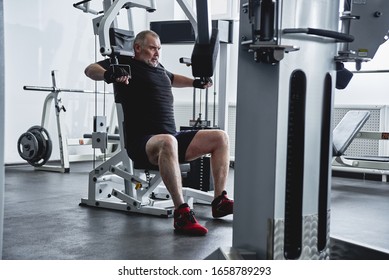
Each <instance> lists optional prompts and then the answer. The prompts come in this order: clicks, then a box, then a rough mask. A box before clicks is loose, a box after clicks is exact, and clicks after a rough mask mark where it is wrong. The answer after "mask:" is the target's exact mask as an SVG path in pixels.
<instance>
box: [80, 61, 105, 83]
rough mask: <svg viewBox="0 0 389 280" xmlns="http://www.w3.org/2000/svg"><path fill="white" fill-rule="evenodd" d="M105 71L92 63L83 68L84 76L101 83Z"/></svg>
mask: <svg viewBox="0 0 389 280" xmlns="http://www.w3.org/2000/svg"><path fill="white" fill-rule="evenodd" d="M105 71H106V70H105V69H104V68H103V67H102V66H100V65H99V64H97V63H92V64H90V65H89V66H88V67H86V68H85V71H84V73H85V75H86V76H87V77H89V78H91V79H92V80H95V81H102V80H104V73H105Z"/></svg>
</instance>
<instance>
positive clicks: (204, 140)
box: [185, 130, 230, 197]
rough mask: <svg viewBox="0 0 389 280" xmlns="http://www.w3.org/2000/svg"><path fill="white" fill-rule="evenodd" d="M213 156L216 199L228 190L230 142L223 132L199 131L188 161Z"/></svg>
mask: <svg viewBox="0 0 389 280" xmlns="http://www.w3.org/2000/svg"><path fill="white" fill-rule="evenodd" d="M205 154H211V169H212V175H213V179H214V188H215V197H218V196H219V195H221V194H222V192H223V191H224V190H225V188H226V184H227V177H228V171H229V158H230V157H229V142H228V136H227V134H226V133H225V132H224V131H223V130H199V131H198V132H197V133H196V135H195V137H194V138H193V140H192V142H191V143H190V144H189V147H188V149H187V151H186V158H185V159H186V160H188V161H191V160H194V159H196V158H198V157H200V156H202V155H205Z"/></svg>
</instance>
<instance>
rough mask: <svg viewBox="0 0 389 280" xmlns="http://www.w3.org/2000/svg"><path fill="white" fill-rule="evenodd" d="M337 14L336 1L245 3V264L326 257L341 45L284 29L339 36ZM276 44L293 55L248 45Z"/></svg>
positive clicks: (241, 220) (237, 189) (238, 178)
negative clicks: (247, 255) (271, 53)
mask: <svg viewBox="0 0 389 280" xmlns="http://www.w3.org/2000/svg"><path fill="white" fill-rule="evenodd" d="M259 2H261V4H260V6H261V7H259V6H258V7H257V6H256V5H259V4H258V3H259ZM267 5H268V6H271V5H273V8H268V7H267ZM272 9H273V10H272ZM269 11H270V14H266V13H269ZM271 11H274V14H271V13H272V12H271ZM338 11H339V3H338V1H323V0H299V1H297V0H296V1H292V0H288V1H264V0H263V1H241V13H240V36H239V37H240V38H241V39H240V40H241V41H240V47H239V60H238V90H237V120H236V148H235V176H234V178H235V182H234V200H235V206H234V207H235V208H234V220H233V249H236V250H237V251H238V252H241V254H242V255H243V258H245V256H244V254H243V253H242V252H245V251H248V252H252V253H254V256H255V258H258V259H328V258H329V230H330V229H329V224H330V223H329V220H330V203H329V197H330V194H329V191H330V185H331V182H330V178H331V177H330V174H331V158H332V155H331V146H332V144H331V143H332V134H331V111H332V107H333V91H334V85H335V62H334V57H335V56H336V52H337V44H336V41H335V40H334V39H331V38H325V37H320V36H315V35H307V34H283V30H284V29H290V28H292V29H293V28H316V29H323V30H331V31H337V30H338ZM266 21H267V22H270V23H271V22H274V24H273V25H272V24H267V23H266ZM255 25H256V26H261V30H257V29H256V28H253V26H255ZM274 37H277V39H276V41H277V45H279V46H280V48H283V46H293V47H292V48H291V49H290V50H294V51H290V52H289V51H286V52H285V53H284V57H283V58H282V57H281V58H279V54H277V52H275V53H274V57H275V59H274V57H273V60H277V59H280V61H279V62H278V61H272V59H268V58H267V56H266V55H264V53H265V52H266V44H270V43H269V42H263V43H262V45H265V47H264V48H263V50H264V51H263V52H261V51H258V52H256V51H255V49H254V51H253V49H252V47H250V45H251V46H252V45H253V44H261V43H258V40H261V39H264V40H269V41H271V42H274V40H275V39H273V38H274ZM250 40H251V43H247V41H249V42H250ZM293 48H294V49H293ZM275 49H277V48H275ZM286 50H288V48H286ZM261 56H262V58H261ZM266 59H268V60H269V61H268V62H267V63H266ZM252 257H253V254H251V255H250V258H252Z"/></svg>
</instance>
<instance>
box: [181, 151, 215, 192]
mask: <svg viewBox="0 0 389 280" xmlns="http://www.w3.org/2000/svg"><path fill="white" fill-rule="evenodd" d="M211 176H212V175H211V158H210V157H209V156H202V157H201V158H199V159H196V160H194V161H192V162H190V171H188V172H187V173H185V174H184V175H183V176H182V185H183V186H184V187H190V188H193V189H197V190H201V191H205V192H207V191H212V190H213V180H212V177H211Z"/></svg>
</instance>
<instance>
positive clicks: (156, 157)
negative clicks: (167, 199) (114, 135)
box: [146, 134, 185, 209]
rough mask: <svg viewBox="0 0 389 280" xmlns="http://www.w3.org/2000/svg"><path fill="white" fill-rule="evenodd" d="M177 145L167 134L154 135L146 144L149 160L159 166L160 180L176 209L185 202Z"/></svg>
mask: <svg viewBox="0 0 389 280" xmlns="http://www.w3.org/2000/svg"><path fill="white" fill-rule="evenodd" d="M177 146H178V144H177V140H176V139H175V138H174V137H173V136H171V135H167V134H161V135H155V136H153V137H151V138H150V140H149V141H148V142H147V144H146V153H147V155H148V157H149V160H150V162H151V163H152V164H154V165H158V166H159V171H160V174H161V177H162V180H163V182H164V183H165V185H166V188H167V190H168V191H169V193H170V195H171V196H172V200H173V203H174V206H175V208H176V209H177V208H178V207H179V206H180V205H181V204H183V203H184V202H185V201H184V197H183V194H182V179H181V171H180V165H179V162H178V149H177Z"/></svg>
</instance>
